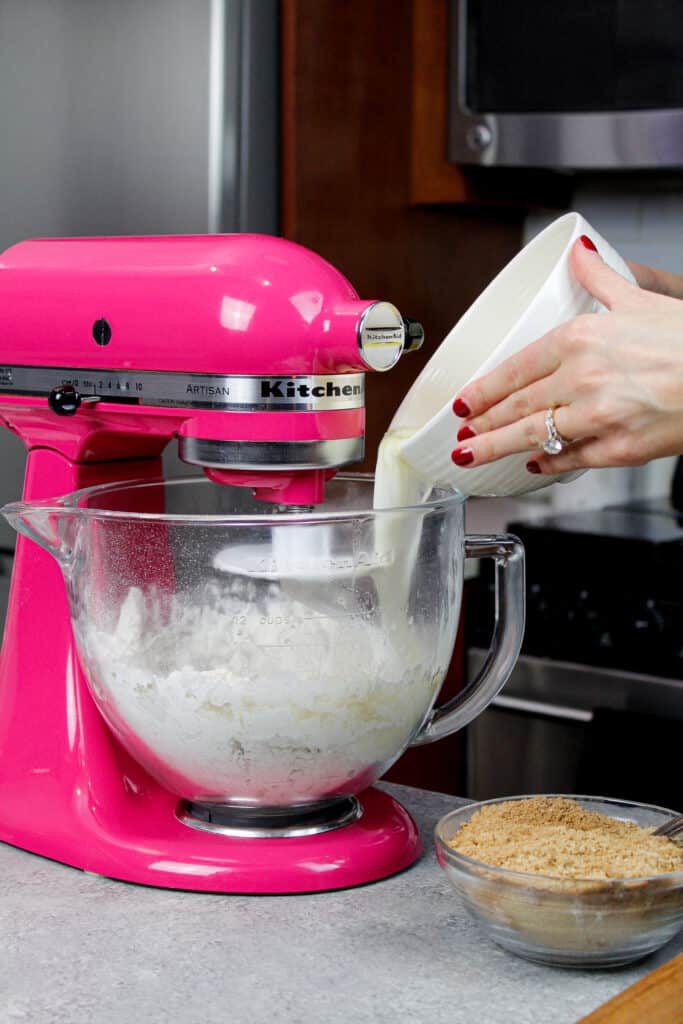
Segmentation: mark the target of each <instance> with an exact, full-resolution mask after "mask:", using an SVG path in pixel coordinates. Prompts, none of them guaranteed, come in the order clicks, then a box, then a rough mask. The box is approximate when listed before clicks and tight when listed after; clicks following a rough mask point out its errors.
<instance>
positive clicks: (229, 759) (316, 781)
mask: <svg viewBox="0 0 683 1024" xmlns="http://www.w3.org/2000/svg"><path fill="white" fill-rule="evenodd" d="M249 588H252V589H251V590H249ZM372 614H373V613H372V611H369V612H368V611H367V609H366V610H364V609H363V607H362V605H361V604H358V605H356V607H355V608H352V609H351V610H350V611H349V610H348V608H347V609H346V610H344V611H343V612H341V613H340V614H339V616H334V617H333V616H332V615H325V614H320V613H319V612H318V611H317V610H313V611H312V610H311V609H310V608H308V607H307V606H306V605H305V604H303V603H301V602H300V601H298V600H296V599H292V598H291V597H289V596H287V595H286V594H283V593H282V592H281V591H279V589H278V588H277V587H276V586H274V585H271V586H269V587H268V586H265V587H263V586H262V587H261V589H260V590H259V589H258V588H257V587H256V586H255V585H254V583H253V582H250V581H248V580H235V581H234V582H232V583H231V584H230V585H229V586H226V585H224V584H221V585H219V584H211V585H210V586H209V587H207V588H205V589H204V590H203V591H202V593H201V595H196V594H195V595H189V596H188V597H184V596H183V595H182V594H178V595H164V598H163V600H162V599H161V598H160V596H159V595H155V594H153V593H152V594H151V595H150V594H147V595H144V594H143V592H142V591H141V590H140V589H138V588H137V587H132V588H131V589H130V590H129V591H128V594H127V596H126V597H125V600H124V601H123V604H122V606H121V608H120V613H119V615H118V619H117V621H115V622H113V623H112V625H111V628H108V629H103V628H101V626H98V625H96V624H95V622H94V621H93V618H92V615H91V614H87V615H85V614H84V615H81V616H80V617H79V620H78V621H77V622H76V623H75V632H76V637H77V640H78V644H79V653H80V656H81V661H82V663H83V665H84V668H85V670H86V673H87V675H88V678H89V681H90V685H91V688H92V690H93V693H94V695H95V697H96V700H97V702H98V705H99V707H100V710H101V711H102V712H103V714H104V715H105V717H106V719H107V720H108V722H109V723H110V725H111V726H112V728H113V729H114V731H115V732H116V733H117V734H118V735H119V737H120V738H121V739H122V740H123V742H124V744H125V745H126V746H127V747H128V749H129V750H130V752H131V753H132V754H133V755H134V756H135V757H137V759H138V760H139V761H141V762H142V763H143V764H144V765H145V766H146V767H147V768H148V769H149V770H150V771H151V772H152V773H153V774H155V775H156V776H157V777H158V778H159V779H160V781H162V782H163V783H164V784H166V785H167V786H169V787H170V788H172V789H173V790H175V791H176V792H178V793H179V795H182V796H185V797H187V798H189V799H204V800H209V799H211V798H214V799H216V800H219V799H226V798H227V799H232V800H234V801H242V802H244V803H254V804H264V805H267V804H273V805H275V804H283V803H295V802H300V801H307V800H314V799H318V798H323V797H325V796H327V795H331V794H335V793H340V792H341V793H343V792H346V793H352V792H358V791H359V790H360V789H361V788H363V787H364V786H366V785H369V784H370V783H372V782H373V781H375V779H376V778H377V776H378V774H380V773H381V772H382V771H383V770H385V769H386V767H388V764H389V763H390V762H391V761H392V760H393V759H394V758H395V757H396V756H398V754H399V753H400V752H401V751H402V750H403V748H404V747H405V746H406V744H407V743H408V742H409V740H410V739H411V738H412V736H413V735H414V733H415V731H416V730H417V728H418V727H419V725H420V724H421V722H422V720H423V718H424V717H425V715H426V712H427V711H428V709H429V707H430V705H431V703H432V701H433V699H434V697H435V694H436V692H437V690H438V687H439V686H440V683H441V680H442V678H443V675H444V673H445V670H446V668H447V661H446V664H439V659H441V660H442V661H443V660H445V659H444V650H443V647H442V645H440V644H438V643H436V642H435V638H434V634H433V633H432V631H430V630H427V629H425V630H424V632H423V631H422V627H421V628H420V629H418V627H417V626H415V625H414V624H412V623H410V622H406V621H405V619H403V620H398V621H397V622H396V623H395V624H394V625H390V626H389V627H388V628H387V627H386V626H385V627H384V628H382V629H381V628H379V626H378V625H376V624H375V622H374V621H373V620H372ZM447 646H448V645H447ZM446 654H447V655H448V656H449V655H450V649H448V650H447V651H446Z"/></svg>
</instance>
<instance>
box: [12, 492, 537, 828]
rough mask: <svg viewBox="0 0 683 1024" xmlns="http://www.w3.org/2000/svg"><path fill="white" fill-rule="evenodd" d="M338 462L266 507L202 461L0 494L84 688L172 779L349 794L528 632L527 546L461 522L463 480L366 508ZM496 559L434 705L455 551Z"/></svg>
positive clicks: (471, 692)
mask: <svg viewBox="0 0 683 1024" xmlns="http://www.w3.org/2000/svg"><path fill="white" fill-rule="evenodd" d="M372 494H373V481H372V478H370V477H363V476H357V475H356V476H354V475H347V476H338V477H336V478H335V479H334V480H332V481H330V482H329V483H328V485H327V494H326V498H325V501H324V503H323V504H321V505H319V506H316V507H315V508H314V509H312V510H299V511H295V512H293V511H292V510H291V509H290V510H287V509H283V510H281V509H278V507H277V506H273V505H271V504H267V503H265V502H262V501H258V500H256V499H254V498H253V497H252V496H251V494H250V492H249V491H247V490H246V489H244V488H239V487H228V486H221V485H217V484H213V483H211V482H210V481H208V480H207V479H205V478H203V477H202V478H199V479H181V480H176V481H159V480H155V481H152V482H137V483H135V482H133V483H125V484H115V485H105V486H99V487H94V488H89V489H87V490H83V491H80V492H77V493H75V494H73V495H69V496H67V497H65V498H61V499H57V500H51V501H45V502H35V503H32V502H23V503H16V504H14V505H11V506H8V507H7V508H6V509H5V510H4V511H5V514H6V516H7V518H8V519H9V520H10V521H11V522H12V523H13V524H14V525H15V526H16V528H17V529H18V530H19V531H20V532H23V533H25V534H27V535H28V536H30V537H32V538H33V539H34V540H36V541H38V542H39V543H40V544H41V545H42V546H43V547H45V548H46V549H47V550H48V551H50V552H51V554H53V555H54V556H55V557H56V558H57V559H58V561H59V563H60V566H61V569H62V572H63V575H64V579H65V582H66V588H67V593H68V602H69V609H70V614H71V622H72V626H73V632H74V636H75V640H76V646H77V651H78V656H79V659H80V662H81V666H82V668H83V670H84V672H85V676H86V678H87V682H88V685H89V688H90V692H91V693H92V696H93V697H94V699H95V702H96V704H97V706H98V708H99V710H100V712H101V713H102V715H103V716H104V718H105V720H106V721H107V723H108V724H109V726H110V728H111V729H112V731H113V732H114V734H115V735H116V736H117V738H118V739H119V740H120V742H121V743H122V744H123V745H124V747H125V748H126V749H127V750H128V751H129V753H131V754H132V755H133V757H135V758H136V759H137V760H138V761H139V762H140V763H141V764H142V765H143V766H144V767H145V768H146V769H147V770H148V771H149V772H150V774H151V775H153V776H154V777H155V778H156V779H157V780H158V781H159V782H161V783H162V785H163V786H165V787H166V788H167V789H168V790H170V791H171V792H173V793H176V794H177V795H178V796H179V797H183V798H185V799H186V800H188V801H191V802H193V803H200V804H209V805H221V806H222V807H225V806H229V807H232V808H244V809H247V810H248V809H250V808H252V809H253V808H287V807H292V806H296V807H301V806H302V805H315V804H317V803H320V802H325V801H330V800H334V799H337V798H345V797H349V796H352V795H354V794H357V793H359V792H360V791H361V790H363V789H364V788H365V787H367V786H369V785H371V784H372V783H373V782H374V781H375V780H376V779H377V778H378V777H379V776H381V775H382V774H383V773H384V772H385V771H386V770H387V768H388V767H389V766H390V765H391V764H392V763H393V762H394V761H395V760H396V759H397V758H398V757H399V756H400V754H401V753H402V752H403V751H404V750H405V748H406V747H407V746H408V745H409V744H411V743H422V742H428V741H429V740H431V739H436V738H439V737H440V736H442V735H446V734H447V733H449V732H452V731H454V730H455V729H459V728H461V727H462V726H463V725H465V724H467V722H468V721H470V720H471V718H473V717H474V716H475V715H476V714H478V713H479V712H480V711H481V710H483V708H484V707H485V706H486V705H487V704H488V702H489V701H490V700H491V699H492V698H493V697H494V696H495V694H496V693H497V692H498V690H499V689H500V688H501V687H502V685H503V684H504V682H505V680H506V679H507V677H508V675H509V673H510V671H511V670H512V667H513V665H514V662H515V659H516V657H517V654H518V651H519V646H520V643H521V638H522V630H523V604H524V590H523V555H522V551H521V546H520V545H519V543H518V542H517V541H516V540H515V539H514V538H510V537H505V536H503V537H483V538H481V537H480V538H476V537H470V538H465V535H464V498H463V496H462V495H460V494H459V493H454V492H446V491H435V492H434V493H433V494H432V495H431V497H430V500H428V501H427V502H425V503H424V504H422V505H419V506H415V507H412V508H400V509H388V510H380V511H377V510H373V509H372ZM470 555H471V556H478V557H484V556H489V557H492V558H493V559H494V560H495V563H496V566H497V577H498V584H499V600H498V602H497V605H498V607H497V612H496V622H495V626H494V640H493V646H492V652H491V655H490V657H489V661H488V663H487V665H486V666H485V667H484V670H483V672H482V674H481V676H480V677H479V678H478V679H477V680H475V681H474V683H473V684H472V685H471V686H470V687H468V688H467V690H466V691H465V692H463V693H462V694H459V695H458V696H457V697H456V698H454V699H453V700H452V701H450V702H448V703H447V704H445V705H444V706H443V707H435V701H436V699H437V696H438V693H439V689H440V686H441V683H442V681H443V679H444V676H445V674H446V671H447V669H448V666H449V663H450V660H451V655H452V651H453V646H454V641H455V637H456V632H457V627H458V619H459V615H460V598H461V592H462V579H463V564H464V560H465V557H466V556H470Z"/></svg>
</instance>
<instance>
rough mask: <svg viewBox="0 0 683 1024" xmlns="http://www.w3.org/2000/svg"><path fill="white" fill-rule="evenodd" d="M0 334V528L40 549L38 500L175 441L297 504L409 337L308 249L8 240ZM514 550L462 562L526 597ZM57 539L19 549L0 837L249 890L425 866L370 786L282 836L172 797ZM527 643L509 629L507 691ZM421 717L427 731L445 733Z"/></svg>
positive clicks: (122, 475)
mask: <svg viewBox="0 0 683 1024" xmlns="http://www.w3.org/2000/svg"><path fill="white" fill-rule="evenodd" d="M0 338H1V339H2V356H1V359H2V365H0V424H2V425H3V426H5V427H6V428H8V429H9V430H12V431H13V432H14V433H16V434H17V435H18V436H19V437H20V438H21V439H22V440H23V442H24V443H25V445H26V447H27V449H28V462H27V468H26V478H25V486H24V495H23V503H22V504H21V505H19V504H18V505H16V506H10V507H9V511H8V518H9V519H10V521H12V522H13V523H14V525H16V526H17V527H18V528H19V529H20V530H22V532H24V533H27V534H29V535H30V536H32V537H33V538H34V539H38V540H39V541H40V539H41V537H42V538H43V539H42V544H43V547H44V548H47V549H48V551H49V550H50V547H51V542H50V540H49V537H50V535H51V531H52V532H54V534H55V536H56V535H57V534H58V532H59V530H60V529H61V528H62V527H61V526H60V525H59V523H60V522H61V520H60V507H61V506H60V504H59V502H58V501H57V502H54V501H51V499H53V496H55V495H69V494H71V493H72V492H77V491H81V490H82V489H83V488H91V487H94V486H96V487H98V488H101V487H102V485H110V486H113V488H114V489H116V487H117V486H120V485H122V484H125V483H126V482H128V481H133V480H134V481H141V482H142V486H143V487H144V486H145V481H148V482H149V485H150V486H151V485H153V482H154V481H155V480H157V481H158V480H160V479H162V465H161V453H162V451H163V449H164V448H165V446H166V445H167V444H168V442H169V441H170V440H171V439H173V438H177V441H178V454H179V455H180V458H181V459H182V460H183V461H185V462H187V463H192V464H194V465H196V466H199V467H201V468H202V469H203V470H204V473H205V474H206V476H207V477H209V479H210V480H211V481H214V482H216V483H220V484H225V485H229V486H228V487H227V488H225V491H226V492H227V491H229V490H230V489H233V490H234V489H236V488H239V489H240V493H244V489H249V490H251V491H252V492H253V494H254V496H255V498H256V499H258V502H259V503H261V504H266V503H271V504H270V506H268V507H269V508H271V509H272V510H273V511H274V512H275V511H278V510H279V511H284V512H285V513H289V514H291V513H297V512H303V513H305V512H306V511H309V512H310V510H311V509H312V508H313V507H315V506H318V505H319V504H320V503H321V502H323V500H324V496H325V490H326V485H327V482H328V481H329V480H331V478H332V477H334V475H335V473H336V471H337V469H338V468H339V467H341V466H344V465H347V464H350V463H353V462H357V461H358V460H360V459H361V458H362V456H363V441H364V374H365V372H366V371H368V370H371V371H384V370H388V369H390V368H391V367H392V366H393V365H394V364H395V363H396V361H397V360H398V358H399V357H400V355H401V354H402V352H404V351H408V350H410V349H411V348H417V347H419V345H420V344H421V341H422V331H421V328H420V327H419V325H418V324H416V323H414V322H409V321H404V320H403V318H402V317H401V316H400V314H399V313H398V311H397V310H396V309H395V307H394V306H393V305H391V304H390V303H387V302H368V301H362V300H360V299H359V298H358V296H357V294H356V293H355V291H354V290H353V288H352V287H351V285H350V284H349V282H348V281H347V280H346V279H345V278H344V277H343V276H342V275H341V274H340V273H339V272H338V271H336V270H335V269H334V268H333V267H331V266H330V265H329V264H328V263H326V262H325V261H324V260H322V259H321V258H320V257H318V256H316V255H315V254H314V253H311V252H309V251H308V250H306V249H303V248H301V247H299V246H297V245H294V244H291V243H289V242H286V241H283V240H281V239H276V238H269V237H261V236H249V235H234V236H197V237H177V238H174V237H164V238H161V237H159V238H101V239H96V238H95V239H72V240H40V241H29V242H24V243H21V244H19V245H16V246H14V247H13V248H11V249H9V250H8V251H7V252H5V253H4V254H3V255H2V256H1V257H0ZM205 486H207V487H210V486H211V485H209V484H206V485H205ZM133 490H134V489H133ZM131 493H133V492H131ZM41 502H46V503H47V505H46V506H45V508H43V510H42V511H40V509H41ZM48 506H49V507H48ZM114 507H115V508H116V507H118V506H116V505H114ZM31 508H33V509H34V512H33V518H32V516H31V514H29V511H28V510H30V509H31ZM12 509H14V512H12ZM35 509H38V510H39V511H37V512H36V511H35ZM46 509H47V510H46ZM161 511H163V509H161ZM23 513H26V515H25V516H24V515H23ZM107 514H108V513H107ZM113 515H116V513H113ZM41 517H42V518H41ZM143 518H144V517H143ZM285 518H286V516H285ZM24 519H25V520H27V521H28V522H29V523H30V524H32V525H30V526H29V527H28V528H27V527H26V522H24V524H23V526H22V521H23V520H24ZM103 522H104V524H105V525H104V526H103V527H102V528H103V529H104V528H105V526H106V515H105V517H104V518H103ZM36 524H38V525H36ZM41 524H42V525H41ZM43 527H44V529H43ZM67 529H68V528H67ZM38 535H40V536H38ZM46 536H47V537H48V540H47V541H45V537H46ZM58 543H59V538H58V539H57V540H55V546H56V545H57V544H58ZM506 543H508V542H506V541H505V539H501V538H497V539H496V538H494V539H491V538H489V539H488V541H487V542H480V544H479V547H478V548H477V547H476V545H475V548H476V550H473V548H472V544H471V543H470V550H469V551H468V554H479V555H482V556H484V555H490V556H492V557H494V558H495V559H496V561H497V564H498V567H499V570H500V574H501V576H502V577H505V576H506V571H507V578H506V579H503V580H502V585H503V589H504V591H505V593H507V594H508V597H510V596H514V597H516V598H519V595H520V588H519V583H520V577H519V571H518V570H514V572H515V573H516V577H515V578H514V579H513V578H512V576H511V573H510V565H511V564H516V563H518V562H519V552H518V548H517V547H515V545H514V543H512V542H510V543H509V544H508V547H506ZM48 551H46V550H41V548H40V547H38V545H37V544H35V543H33V542H31V541H29V540H28V539H27V537H25V536H21V537H20V538H19V539H18V542H17V548H16V556H15V565H14V573H13V579H12V587H11V592H10V601H9V609H8V616H7V623H6V629H5V638H4V645H3V649H2V656H1V660H0V750H1V754H0V757H1V760H0V839H1V840H3V841H5V842H8V843H11V844H13V845H15V846H18V847H22V848H23V849H25V850H29V851H32V852H34V853H38V854H41V855H43V856H46V857H50V858H52V859H55V860H58V861H62V862H63V863H65V864H69V865H72V866H75V867H78V868H82V869H84V870H88V871H92V872H96V873H99V874H102V875H106V876H111V877H114V878H119V879H123V880H127V881H132V882H138V883H145V884H150V885H156V886H164V887H170V888H187V889H198V890H208V891H219V892H245V893H249V892H254V893H259V892H260V893H268V892H301V891H315V890H324V889H332V888H340V887H344V886H349V885H357V884H361V883H364V882H367V881H371V880H374V879H377V878H382V877H385V876H387V875H389V874H392V873H394V872H396V871H399V870H401V869H402V868H405V867H407V866H408V865H409V864H411V863H412V862H413V861H414V860H415V859H416V857H417V856H419V853H420V849H421V846H420V838H419V835H418V832H417V829H416V827H415V825H414V823H413V822H412V820H411V819H410V817H409V815H408V814H407V812H406V811H405V810H404V809H403V808H402V807H401V806H400V805H399V804H398V803H397V802H396V801H395V800H393V799H392V798H391V797H389V796H388V795H387V794H385V793H383V792H381V791H379V790H376V789H372V788H365V786H368V785H370V784H371V783H372V782H373V781H374V778H375V777H376V775H375V776H372V775H370V776H368V781H367V782H365V784H364V786H362V787H361V788H363V789H364V791H363V792H360V790H356V793H360V795H359V796H358V798H356V795H355V793H353V792H352V791H351V792H350V793H349V794H348V795H346V796H343V797H342V798H340V799H338V800H336V801H333V803H334V807H333V809H332V811H331V812H330V813H329V814H328V812H327V811H326V808H325V807H324V806H322V805H321V804H320V803H319V802H318V803H316V804H314V805H312V806H311V807H308V806H305V805H302V806H301V807H299V808H298V809H296V808H295V809H294V822H293V823H292V821H291V820H290V819H291V817H292V815H291V814H290V816H289V818H288V819H287V823H286V825H287V827H284V828H283V827H282V823H281V822H277V821H275V822H273V821H270V822H269V821H268V820H267V819H264V817H263V815H262V814H261V816H260V817H259V815H258V814H257V815H256V816H255V817H254V818H253V828H250V825H249V821H250V820H251V819H249V817H248V813H247V818H246V819H245V823H243V827H241V828H236V827H234V822H233V823H232V827H229V825H226V823H225V821H223V820H222V818H221V813H220V808H217V807H216V806H215V804H214V802H212V801H211V800H206V798H205V797H202V796H201V795H200V796H199V798H197V795H196V793H194V792H193V793H188V792H186V791H185V790H184V788H183V784H182V783H180V782H179V783H178V785H177V786H175V784H171V786H170V788H169V786H168V785H166V784H165V780H166V776H164V774H163V772H161V771H159V772H157V771H156V770H155V767H154V764H155V762H154V760H153V758H150V759H148V760H147V761H146V760H145V755H144V753H143V755H142V757H141V758H138V757H137V756H133V755H132V754H131V747H130V744H128V743H127V741H126V736H125V731H123V730H121V731H117V728H116V724H115V723H114V726H113V728H110V724H111V723H109V719H108V717H107V711H106V707H104V713H102V714H101V713H100V712H101V710H103V705H102V704H101V703H100V701H99V698H98V695H97V693H96V692H94V690H93V685H92V680H91V679H90V676H89V675H86V672H84V669H83V666H82V660H81V659H79V654H78V647H77V644H76V642H75V640H74V634H73V631H72V618H71V616H72V614H73V602H74V601H78V596H76V597H74V593H73V587H72V588H71V590H69V600H71V602H72V605H71V613H70V608H69V604H68V601H67V589H68V588H69V586H70V584H69V582H68V578H69V577H68V573H66V572H65V574H64V575H65V576H66V577H67V588H65V580H64V578H63V576H62V572H60V567H59V565H58V564H56V563H55V560H54V559H53V558H52V557H51V554H49V553H48ZM53 553H54V552H53ZM88 572H91V570H90V569H88ZM159 572H160V573H162V572H163V570H159ZM513 575H514V574H513ZM511 588H512V589H511ZM515 588H516V589H515ZM513 591H514V593H513ZM458 597H459V595H458ZM457 614H458V610H457V609H456V611H455V616H456V622H457ZM499 625H500V628H501V629H503V627H505V628H506V629H507V628H508V626H509V623H508V624H506V623H502V624H499ZM449 628H450V627H449ZM513 632H514V631H513ZM453 637H454V631H453ZM452 639H453V638H451V641H450V642H451V644H452ZM520 640H521V632H520V627H519V624H518V628H517V629H516V632H515V633H514V635H513V636H512V638H511V639H510V637H508V641H507V642H506V643H505V644H504V645H503V646H504V647H505V651H504V652H503V656H502V673H501V680H502V681H504V679H505V678H506V676H507V673H508V672H509V670H510V669H511V667H512V663H513V662H514V659H515V658H516V655H517V652H518V648H519V641H520ZM494 660H495V659H494ZM498 660H499V661H500V658H498ZM499 667H500V666H499ZM489 674H490V673H489ZM502 681H500V682H499V684H498V685H497V686H496V689H499V688H500V686H501V685H502ZM437 692H438V687H437ZM491 695H492V694H491ZM491 695H489V697H488V699H490V696H491ZM93 698H95V699H93ZM104 703H105V704H106V701H105V702H104ZM429 710H430V709H429V701H428V702H427V706H426V707H425V715H426V714H427V713H428V712H429ZM479 710H480V708H479ZM474 713H477V710H476V708H475V709H474V710H473V713H472V714H471V715H470V717H473V715H474ZM444 717H448V716H444ZM430 721H431V723H432V724H431V725H430V726H429V728H428V729H426V730H423V732H424V735H422V734H421V735H420V738H419V742H426V741H428V740H430V739H433V738H438V736H439V735H442V734H444V732H445V731H446V730H445V729H443V730H441V731H440V726H439V715H438V714H436V715H434V714H433V713H432V718H431V719H430ZM421 724H422V725H423V724H424V722H422V723H421V722H417V723H416V726H420V725H421ZM460 724H463V723H460ZM429 729H431V733H429V734H428V732H429ZM417 731H418V730H417V728H415V729H414V730H413V733H414V734H416V733H417ZM449 731H450V730H449ZM410 739H411V737H407V740H410ZM405 745H407V742H405V743H403V747H405ZM133 749H134V750H135V749H136V748H133ZM398 753H400V750H399V751H397V753H396V756H398ZM246 810H247V812H249V808H247V809H246ZM326 815H327V817H326Z"/></svg>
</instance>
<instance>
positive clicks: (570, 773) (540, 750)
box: [466, 648, 683, 810]
mask: <svg viewBox="0 0 683 1024" xmlns="http://www.w3.org/2000/svg"><path fill="white" fill-rule="evenodd" d="M484 656H485V652H484V651H483V650H482V649H479V648H473V649H471V650H470V651H469V652H468V657H467V670H468V676H469V677H470V678H471V677H472V675H473V673H474V672H476V670H477V669H478V667H479V666H480V664H481V662H482V661H483V658H484ZM681 749H683V680H681V679H667V678H662V677H659V676H650V675H645V674H639V673H631V672H624V671H621V670H613V669H607V668H594V667H591V666H587V665H579V664H572V663H571V662H562V661H554V660H551V659H549V658H536V657H531V656H529V655H523V656H522V657H521V658H520V659H519V662H518V664H517V666H516V668H515V670H514V672H513V674H512V676H511V678H510V680H509V681H508V683H507V685H506V686H505V688H504V690H503V692H502V693H501V694H500V695H499V696H498V697H497V698H496V699H495V700H494V701H493V702H492V704H491V705H490V706H489V708H488V709H487V710H486V711H485V712H484V713H483V714H482V715H480V716H479V718H477V719H476V720H475V721H474V722H473V723H472V724H471V725H470V726H469V727H468V729H467V732H466V765H467V795H468V796H470V797H472V798H473V799H475V800H488V799H491V798H494V797H500V796H511V795H513V794H520V793H580V792H588V793H593V794H600V795H603V796H621V797H625V798H627V799H634V800H638V799H640V800H643V801H644V802H646V803H648V802H649V803H661V804H664V805H666V806H673V807H678V808H680V809H681V810H683V778H682V773H681V769H680V751H681Z"/></svg>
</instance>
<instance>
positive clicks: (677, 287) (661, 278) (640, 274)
mask: <svg viewBox="0 0 683 1024" xmlns="http://www.w3.org/2000/svg"><path fill="white" fill-rule="evenodd" d="M628 265H629V267H630V268H631V271H632V272H633V274H634V276H635V279H636V281H637V282H638V284H639V285H640V287H641V288H645V289H646V291H648V292H656V293H657V294H658V295H668V296H670V297H671V298H672V299H683V277H681V276H680V275H679V274H672V273H671V272H670V271H669V270H658V269H657V268H656V267H646V266H645V265H644V264H642V263H633V262H631V261H630V260H629V264H628Z"/></svg>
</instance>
